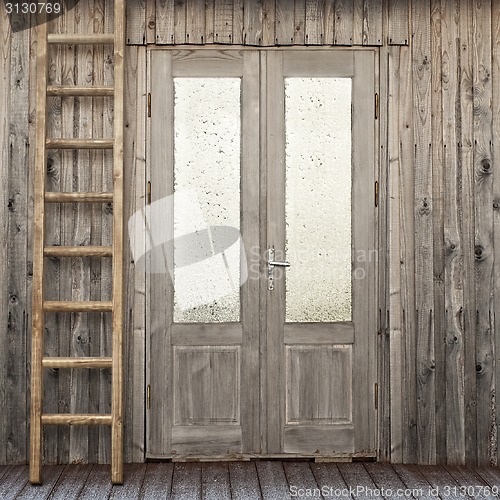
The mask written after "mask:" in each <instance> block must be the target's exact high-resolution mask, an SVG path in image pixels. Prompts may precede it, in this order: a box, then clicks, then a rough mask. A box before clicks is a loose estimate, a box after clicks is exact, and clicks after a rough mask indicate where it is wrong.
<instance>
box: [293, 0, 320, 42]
mask: <svg viewBox="0 0 500 500" xmlns="http://www.w3.org/2000/svg"><path fill="white" fill-rule="evenodd" d="M312 3H315V4H316V3H317V2H314V0H305V1H302V2H295V5H294V9H293V10H294V12H293V17H294V24H293V43H294V44H295V45H304V43H305V41H306V39H307V20H306V15H307V7H308V4H312ZM289 8H291V7H289ZM313 22H314V21H313Z"/></svg>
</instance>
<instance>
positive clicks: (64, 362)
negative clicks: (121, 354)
mask: <svg viewBox="0 0 500 500" xmlns="http://www.w3.org/2000/svg"><path fill="white" fill-rule="evenodd" d="M111 365H112V359H111V358H43V359H42V366H43V368H111Z"/></svg>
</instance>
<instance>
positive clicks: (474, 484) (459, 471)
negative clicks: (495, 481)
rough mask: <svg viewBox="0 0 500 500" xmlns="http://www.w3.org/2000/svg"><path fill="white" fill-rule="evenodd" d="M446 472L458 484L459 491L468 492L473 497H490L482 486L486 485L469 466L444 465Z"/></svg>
mask: <svg viewBox="0 0 500 500" xmlns="http://www.w3.org/2000/svg"><path fill="white" fill-rule="evenodd" d="M444 468H445V469H446V472H448V474H449V475H450V476H451V477H452V478H453V479H454V480H455V481H456V482H457V483H458V484H459V485H460V487H461V489H460V492H463V493H468V494H469V497H472V498H474V499H483V498H484V499H486V498H492V497H494V496H495V495H491V494H490V493H488V492H485V490H483V488H482V487H484V486H487V483H486V481H484V480H483V479H482V478H481V477H480V476H478V475H477V474H476V473H475V472H474V471H473V470H472V469H471V468H468V467H458V466H453V465H445V466H444Z"/></svg>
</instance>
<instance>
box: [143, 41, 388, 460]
mask: <svg viewBox="0 0 500 500" xmlns="http://www.w3.org/2000/svg"><path fill="white" fill-rule="evenodd" d="M178 50H195V51H207V50H208V51H210V50H224V51H228V52H229V51H253V52H256V53H257V54H258V58H259V59H260V81H261V84H260V95H261V106H260V109H259V123H260V134H261V136H263V137H265V136H266V135H267V119H268V118H267V115H266V111H267V108H266V105H263V104H262V102H264V103H265V102H266V101H265V100H266V99H267V89H266V86H267V83H266V82H267V75H266V70H267V64H266V58H267V55H268V54H269V53H271V52H275V51H280V52H282V51H286V52H301V51H315V52H325V51H326V52H366V53H372V54H373V57H374V74H373V76H372V78H373V82H374V91H375V93H376V95H377V101H378V96H379V95H380V81H379V80H380V48H379V47H327V46H317V47H311V46H309V47H304V46H285V47H246V46H235V45H225V46H215V45H205V46H196V47H193V46H192V45H189V46H186V45H172V46H149V47H148V48H147V94H148V95H150V93H151V88H152V85H151V80H152V78H151V73H152V71H151V67H152V66H151V59H152V53H154V52H156V51H167V52H171V51H178ZM377 108H378V102H377ZM151 129H152V123H151V119H150V118H146V186H145V191H146V196H145V207H147V205H148V201H147V199H148V197H150V195H151V187H150V186H151V185H150V184H149V180H150V179H151V161H152V160H151V158H152V156H153V155H154V152H153V151H152V149H151ZM385 139H386V137H385V134H384V131H383V130H382V127H381V124H380V111H379V112H378V116H377V117H376V119H375V122H374V177H375V180H376V182H377V183H378V184H377V188H378V189H377V191H378V192H381V191H382V190H383V186H382V185H380V180H383V178H384V176H383V175H381V163H380V160H381V151H380V144H381V143H382V140H385ZM385 142H387V141H386V140H385ZM259 151H260V158H259V179H260V183H259V187H258V188H259V196H260V200H261V202H260V209H259V210H260V213H259V219H260V221H261V224H260V230H259V241H260V247H261V258H260V273H261V276H262V277H263V276H264V273H265V270H266V268H267V267H266V266H267V264H266V262H265V258H264V257H265V253H266V249H267V246H268V245H267V243H268V242H267V190H266V187H267V172H266V163H267V154H268V152H267V150H266V149H265V147H262V146H261V147H260V148H259ZM242 161H243V156H242ZM242 175H243V171H242ZM370 191H371V194H373V191H372V189H371V188H370ZM378 192H377V195H376V196H377V199H378ZM374 196H375V195H374ZM382 199H383V198H382ZM378 208H380V202H379V204H378ZM381 223H383V221H380V220H379V211H375V217H374V224H375V225H374V244H375V248H374V250H375V252H376V253H377V255H383V254H381V252H382V251H383V250H384V248H385V242H382V241H381V240H380V237H379V235H380V234H384V231H381V230H380V224H381ZM383 260H384V258H380V259H379V262H378V263H376V264H374V265H373V272H374V275H373V280H374V281H373V286H372V288H373V290H374V294H373V302H374V305H373V310H374V311H379V305H380V304H381V300H380V293H381V290H380V287H379V282H380V271H381V270H383V269H384V265H383V262H382V261H383ZM145 274H146V276H145V284H146V286H145V297H146V307H145V328H146V349H145V362H146V367H145V368H146V369H145V371H146V373H145V388H144V395H145V405H144V408H145V413H146V416H145V430H144V431H145V449H144V452H145V457H146V459H158V458H168V457H166V456H165V455H162V454H161V455H159V454H157V453H151V452H150V449H149V428H150V423H149V420H150V419H149V415H150V413H149V411H150V408H151V391H150V383H151V381H150V375H151V373H150V363H151V357H152V354H151V331H152V329H151V319H152V318H151V300H150V299H151V294H150V286H151V280H150V275H149V274H148V273H147V272H146V273H145ZM259 286H260V290H259V311H260V312H259V315H258V323H259V328H258V331H259V343H260V347H259V354H260V357H261V358H262V357H263V358H264V359H267V339H268V336H267V280H266V279H264V278H262V279H261V280H260V284H259ZM375 316H376V317H375V318H374V320H375V323H374V325H375V326H376V327H375V328H373V332H371V337H372V339H373V342H372V346H373V347H372V348H373V354H372V362H373V377H374V380H375V381H376V382H375V383H376V385H377V393H378V394H380V393H381V391H379V390H378V387H379V383H378V382H379V377H380V373H379V372H380V369H381V367H380V363H379V352H378V350H379V349H378V339H379V335H378V334H379V333H380V328H381V323H382V320H383V318H382V319H381V318H380V314H378V313H377V314H376V315H375ZM268 383H269V382H268V379H267V362H262V363H261V367H260V384H259V385H260V387H259V391H260V396H259V403H260V412H259V421H260V436H259V439H260V452H259V453H251V454H239V455H238V456H240V457H242V458H248V457H293V456H294V455H293V454H282V453H272V452H271V453H270V452H269V451H268V433H269V429H268V420H267V416H268V411H269V408H268V398H267V386H268ZM382 402H383V401H382V400H381V398H380V397H378V399H377V401H376V402H375V414H374V419H373V422H372V424H371V426H370V432H371V438H370V441H371V443H372V444H373V446H370V450H369V451H366V452H359V453H354V454H348V455H346V454H342V453H339V454H333V455H329V456H331V457H340V458H345V457H346V456H347V457H369V458H377V457H378V456H379V452H380V444H379V436H380V415H382V412H381V409H382V408H381V404H380V403H382Z"/></svg>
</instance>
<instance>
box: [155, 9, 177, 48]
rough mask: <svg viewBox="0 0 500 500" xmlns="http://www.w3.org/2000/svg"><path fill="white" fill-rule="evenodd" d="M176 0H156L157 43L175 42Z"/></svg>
mask: <svg viewBox="0 0 500 500" xmlns="http://www.w3.org/2000/svg"><path fill="white" fill-rule="evenodd" d="M174 23H175V19H174V0H156V43H157V44H159V45H164V44H170V43H174Z"/></svg>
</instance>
